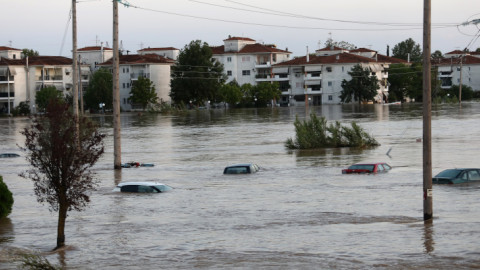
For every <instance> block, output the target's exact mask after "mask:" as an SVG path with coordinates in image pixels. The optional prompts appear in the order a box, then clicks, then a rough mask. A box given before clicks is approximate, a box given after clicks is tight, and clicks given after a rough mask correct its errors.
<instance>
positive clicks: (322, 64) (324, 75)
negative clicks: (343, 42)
mask: <svg viewBox="0 0 480 270" xmlns="http://www.w3.org/2000/svg"><path fill="white" fill-rule="evenodd" d="M399 62H406V61H403V60H401V59H396V58H392V57H388V56H385V55H380V54H378V53H377V52H376V51H373V50H369V49H365V48H360V49H356V50H352V51H349V50H346V49H342V48H337V47H329V48H323V49H319V50H316V51H315V54H307V55H306V56H303V57H297V58H294V59H292V60H290V61H286V62H283V63H279V64H276V65H274V66H273V69H272V76H271V77H269V78H267V80H268V81H276V82H278V83H279V84H280V89H281V90H282V98H281V101H280V103H281V104H288V105H292V106H294V105H307V104H310V105H321V104H338V103H340V102H341V100H340V94H341V91H342V86H341V84H342V81H343V80H347V81H348V80H350V79H351V76H350V75H349V74H348V72H350V71H351V69H352V68H353V67H354V66H355V65H358V64H360V65H361V66H362V67H363V68H368V69H369V70H370V71H371V75H372V76H376V77H377V79H378V81H379V87H380V89H378V95H377V96H376V97H375V100H374V102H383V100H385V97H387V96H388V82H387V78H388V68H389V66H390V64H391V63H399Z"/></svg>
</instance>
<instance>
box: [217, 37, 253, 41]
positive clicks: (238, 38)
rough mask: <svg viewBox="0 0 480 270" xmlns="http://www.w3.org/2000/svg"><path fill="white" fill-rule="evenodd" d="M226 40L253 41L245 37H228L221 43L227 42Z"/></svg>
mask: <svg viewBox="0 0 480 270" xmlns="http://www.w3.org/2000/svg"><path fill="white" fill-rule="evenodd" d="M227 40H244V41H255V40H253V39H251V38H246V37H229V38H227V39H225V40H223V41H227Z"/></svg>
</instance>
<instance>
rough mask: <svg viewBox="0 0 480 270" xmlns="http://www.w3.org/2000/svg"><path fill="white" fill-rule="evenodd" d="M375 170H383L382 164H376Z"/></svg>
mask: <svg viewBox="0 0 480 270" xmlns="http://www.w3.org/2000/svg"><path fill="white" fill-rule="evenodd" d="M377 171H378V172H383V165H382V164H378V165H377Z"/></svg>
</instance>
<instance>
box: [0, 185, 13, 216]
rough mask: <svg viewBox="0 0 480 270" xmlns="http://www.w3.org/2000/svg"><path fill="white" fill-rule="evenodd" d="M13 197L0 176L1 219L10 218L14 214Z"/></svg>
mask: <svg viewBox="0 0 480 270" xmlns="http://www.w3.org/2000/svg"><path fill="white" fill-rule="evenodd" d="M12 206H13V195H12V192H10V190H9V189H8V186H7V184H5V183H4V182H3V177H2V176H1V175H0V218H4V217H6V216H8V215H9V214H10V213H11V212H12Z"/></svg>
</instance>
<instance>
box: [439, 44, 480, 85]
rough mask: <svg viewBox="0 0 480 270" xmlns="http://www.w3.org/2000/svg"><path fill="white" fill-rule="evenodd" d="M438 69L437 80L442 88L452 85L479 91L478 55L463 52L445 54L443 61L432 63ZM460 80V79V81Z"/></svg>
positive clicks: (479, 65)
mask: <svg viewBox="0 0 480 270" xmlns="http://www.w3.org/2000/svg"><path fill="white" fill-rule="evenodd" d="M432 65H434V66H437V67H438V78H439V79H440V80H441V82H442V86H441V87H442V88H444V89H448V88H450V87H452V86H453V85H460V81H461V83H462V84H463V85H467V86H470V87H471V88H472V89H473V91H480V54H479V53H469V52H463V51H459V50H456V51H452V52H449V53H446V54H445V55H444V58H443V59H440V60H436V61H435V60H434V61H432ZM460 78H461V79H460Z"/></svg>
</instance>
